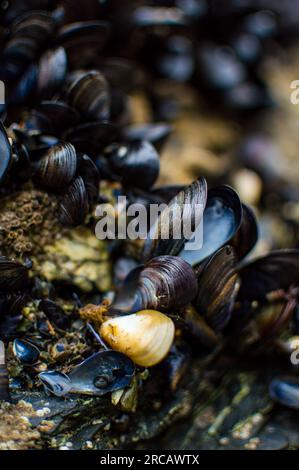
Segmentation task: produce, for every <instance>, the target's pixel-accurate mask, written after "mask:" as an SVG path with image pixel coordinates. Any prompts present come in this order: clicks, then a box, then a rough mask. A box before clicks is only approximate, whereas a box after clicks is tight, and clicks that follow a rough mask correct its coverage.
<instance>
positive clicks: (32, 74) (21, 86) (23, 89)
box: [7, 64, 38, 105]
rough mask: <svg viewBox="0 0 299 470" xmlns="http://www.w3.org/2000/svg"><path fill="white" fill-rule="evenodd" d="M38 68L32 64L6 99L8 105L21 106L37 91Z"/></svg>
mask: <svg viewBox="0 0 299 470" xmlns="http://www.w3.org/2000/svg"><path fill="white" fill-rule="evenodd" d="M37 79H38V66H37V65H36V64H32V65H30V66H29V67H28V69H27V70H26V71H25V72H24V74H23V75H22V77H21V78H20V80H19V81H18V83H17V84H16V86H15V87H14V89H13V90H12V92H11V93H10V94H9V96H8V97H7V104H8V105H16V104H21V103H23V102H24V101H26V100H27V99H28V97H30V96H31V95H32V94H33V93H34V91H36V89H37Z"/></svg>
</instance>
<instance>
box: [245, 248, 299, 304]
mask: <svg viewBox="0 0 299 470" xmlns="http://www.w3.org/2000/svg"><path fill="white" fill-rule="evenodd" d="M239 275H240V278H241V288H240V292H239V295H238V299H239V300H264V299H265V297H266V295H267V294H268V293H269V292H272V291H275V290H278V289H284V290H288V289H289V287H290V286H298V285H299V250H296V249H287V250H277V251H273V252H272V253H270V254H269V255H266V256H262V257H260V258H258V259H256V260H253V261H250V262H249V263H247V264H245V265H244V266H242V267H241V268H240V269H239Z"/></svg>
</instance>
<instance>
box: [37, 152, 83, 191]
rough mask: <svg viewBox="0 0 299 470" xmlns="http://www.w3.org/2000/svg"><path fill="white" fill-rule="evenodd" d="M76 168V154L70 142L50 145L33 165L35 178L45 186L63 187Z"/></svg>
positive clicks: (58, 188)
mask: <svg viewBox="0 0 299 470" xmlns="http://www.w3.org/2000/svg"><path fill="white" fill-rule="evenodd" d="M76 170H77V154H76V150H75V148H74V147H73V145H72V144H68V143H62V144H59V145H56V146H54V147H51V148H50V149H49V150H48V152H47V153H46V155H45V156H44V157H42V158H41V159H40V160H39V161H38V162H37V163H36V165H35V179H36V181H37V182H38V183H39V184H40V185H41V186H44V187H46V188H50V189H56V190H61V189H64V188H65V187H66V186H67V185H68V184H69V183H70V182H71V181H72V179H73V178H74V176H75V173H76Z"/></svg>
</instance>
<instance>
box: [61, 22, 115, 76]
mask: <svg viewBox="0 0 299 470" xmlns="http://www.w3.org/2000/svg"><path fill="white" fill-rule="evenodd" d="M80 17H81V13H80ZM108 34H109V24H108V23H106V22H104V21H84V22H76V23H71V24H67V25H66V26H63V28H61V29H60V31H59V33H58V36H57V43H58V44H60V45H62V46H63V47H64V48H65V50H66V53H67V56H68V61H69V64H70V67H71V68H72V69H75V68H78V67H84V66H85V65H88V64H90V63H92V62H93V61H95V59H96V58H97V56H98V54H99V52H100V51H101V49H102V48H103V46H104V45H105V42H106V41H107V38H108Z"/></svg>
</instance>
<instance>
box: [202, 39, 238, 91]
mask: <svg viewBox="0 0 299 470" xmlns="http://www.w3.org/2000/svg"><path fill="white" fill-rule="evenodd" d="M199 66H200V73H201V76H202V78H203V80H204V82H205V83H206V85H207V86H208V87H209V88H215V89H219V90H227V89H231V88H233V87H235V86H236V85H239V84H240V83H242V82H243V81H244V80H245V79H246V75H247V71H246V67H245V66H244V65H243V64H242V62H241V61H239V60H238V58H237V57H236V55H235V54H234V51H233V50H232V49H230V48H229V47H218V46H216V45H214V44H206V45H205V46H203V47H202V48H201V50H200V51H199Z"/></svg>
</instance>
